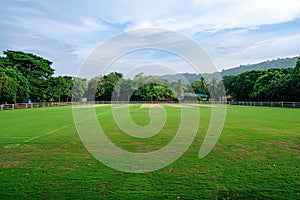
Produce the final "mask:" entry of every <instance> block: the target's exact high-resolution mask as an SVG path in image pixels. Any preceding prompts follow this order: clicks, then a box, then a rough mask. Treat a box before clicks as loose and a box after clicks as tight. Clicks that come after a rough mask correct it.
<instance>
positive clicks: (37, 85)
mask: <svg viewBox="0 0 300 200" xmlns="http://www.w3.org/2000/svg"><path fill="white" fill-rule="evenodd" d="M4 55H6V62H7V63H9V64H8V65H9V66H11V67H13V68H14V69H17V70H18V71H19V72H20V73H21V74H23V76H25V77H26V78H27V80H28V82H29V83H30V91H31V92H30V98H31V99H34V100H36V101H45V98H46V97H47V93H46V92H47V79H49V78H50V77H51V76H52V75H53V74H54V69H52V68H51V64H52V62H51V61H49V60H46V59H45V58H42V57H40V56H37V55H34V54H30V53H24V52H22V51H12V50H7V51H4Z"/></svg>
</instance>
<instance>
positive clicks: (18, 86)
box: [0, 50, 86, 103]
mask: <svg viewBox="0 0 300 200" xmlns="http://www.w3.org/2000/svg"><path fill="white" fill-rule="evenodd" d="M51 64H52V62H51V61H48V60H47V59H45V58H42V57H40V56H37V55H34V54H30V53H24V52H21V51H11V50H7V51H4V56H3V57H0V103H14V102H24V101H25V102H29V101H31V102H32V101H36V102H46V101H48V102H52V101H57V102H60V101H70V100H71V98H72V93H73V87H74V78H73V77H70V76H57V77H54V76H53V74H54V69H53V68H51ZM85 81H86V80H85ZM85 84H86V83H85ZM79 90H80V89H79ZM84 91H85V90H84ZM84 91H83V92H82V93H84ZM82 96H83V94H82Z"/></svg>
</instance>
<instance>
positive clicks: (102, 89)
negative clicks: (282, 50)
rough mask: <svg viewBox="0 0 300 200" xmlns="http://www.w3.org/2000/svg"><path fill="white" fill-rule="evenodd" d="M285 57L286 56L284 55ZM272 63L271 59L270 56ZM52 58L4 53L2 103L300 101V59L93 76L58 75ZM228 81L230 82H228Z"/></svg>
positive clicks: (0, 78)
mask: <svg viewBox="0 0 300 200" xmlns="http://www.w3.org/2000/svg"><path fill="white" fill-rule="evenodd" d="M279 61H282V60H279ZM266 63H267V62H266ZM51 64H52V62H51V61H48V60H46V59H45V58H42V57H39V56H36V55H33V54H29V53H24V52H21V51H11V50H8V51H5V52H4V56H3V57H0V103H8V102H10V103H14V102H24V101H25V102H28V101H29V100H31V101H36V102H45V101H48V102H61V101H62V102H67V101H72V100H73V101H82V99H83V98H86V99H87V100H89V101H94V100H96V101H111V100H113V101H178V100H197V99H198V100H199V99H202V100H209V99H211V100H219V99H220V97H222V96H225V91H226V94H227V95H230V98H231V99H232V100H238V101H300V59H299V58H298V61H297V63H296V67H295V68H280V69H267V70H252V71H246V72H243V73H241V74H238V75H231V76H225V77H224V78H223V80H218V79H216V78H215V77H213V78H211V80H210V81H208V80H207V79H206V78H204V77H203V76H198V79H195V80H194V81H193V82H191V83H188V82H187V80H186V79H185V78H184V77H183V76H182V74H181V75H180V74H179V75H178V76H176V77H181V78H182V77H183V79H178V80H172V81H170V80H167V79H164V78H162V77H153V76H146V75H144V74H142V73H140V74H137V75H136V76H135V77H133V78H131V79H130V78H125V77H123V74H121V73H118V72H113V73H110V74H107V75H104V76H98V77H95V78H93V79H91V80H89V81H87V80H86V79H83V78H78V77H70V76H53V74H54V69H52V68H51ZM224 86H225V87H224Z"/></svg>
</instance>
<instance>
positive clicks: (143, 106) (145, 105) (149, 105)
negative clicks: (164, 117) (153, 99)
mask: <svg viewBox="0 0 300 200" xmlns="http://www.w3.org/2000/svg"><path fill="white" fill-rule="evenodd" d="M139 108H162V106H161V105H159V104H142V105H141V106H140V107H139Z"/></svg>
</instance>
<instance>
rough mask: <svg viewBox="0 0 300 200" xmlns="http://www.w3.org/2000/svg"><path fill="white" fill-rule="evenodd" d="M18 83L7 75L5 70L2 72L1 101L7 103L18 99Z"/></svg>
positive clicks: (0, 78)
mask: <svg viewBox="0 0 300 200" xmlns="http://www.w3.org/2000/svg"><path fill="white" fill-rule="evenodd" d="M17 86H18V85H17V83H16V81H15V80H14V79H13V78H11V77H9V76H7V75H6V74H5V73H4V72H0V101H1V103H5V104H7V102H9V101H11V102H16V99H17Z"/></svg>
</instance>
